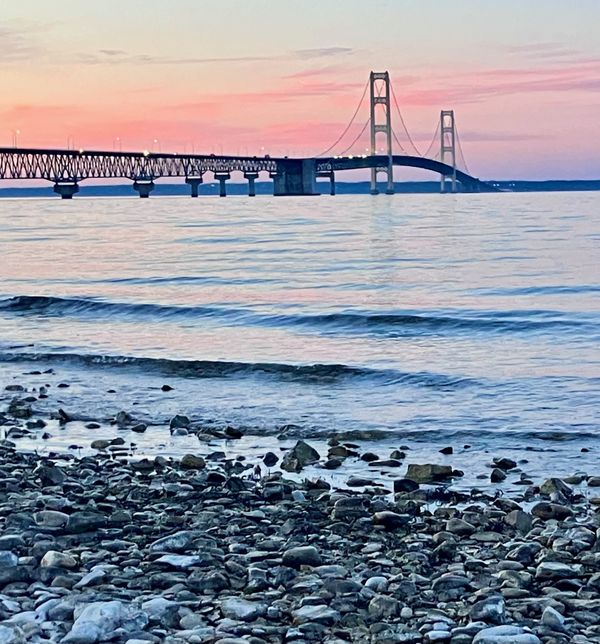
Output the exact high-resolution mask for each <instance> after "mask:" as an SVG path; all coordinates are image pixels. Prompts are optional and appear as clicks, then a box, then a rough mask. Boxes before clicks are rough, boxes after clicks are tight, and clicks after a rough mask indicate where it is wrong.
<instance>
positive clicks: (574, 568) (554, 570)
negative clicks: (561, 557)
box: [535, 561, 583, 580]
mask: <svg viewBox="0 0 600 644" xmlns="http://www.w3.org/2000/svg"><path fill="white" fill-rule="evenodd" d="M582 570H583V569H582V567H581V565H580V564H565V563H561V562H560V561H542V562H541V563H540V565H539V566H538V567H537V569H536V571H535V578H536V579H543V580H557V579H574V578H576V577H580V576H581V573H582Z"/></svg>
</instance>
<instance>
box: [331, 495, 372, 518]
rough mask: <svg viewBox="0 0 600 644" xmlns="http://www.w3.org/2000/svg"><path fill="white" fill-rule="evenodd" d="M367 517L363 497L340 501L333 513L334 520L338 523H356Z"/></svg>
mask: <svg viewBox="0 0 600 644" xmlns="http://www.w3.org/2000/svg"><path fill="white" fill-rule="evenodd" d="M366 515H367V511H366V509H365V504H364V501H363V499H362V498H361V497H357V496H351V497H346V498H342V499H338V500H337V501H336V502H335V504H334V506H333V512H332V518H333V519H336V520H337V521H348V522H350V521H355V520H356V519H359V518H360V517H364V516H366Z"/></svg>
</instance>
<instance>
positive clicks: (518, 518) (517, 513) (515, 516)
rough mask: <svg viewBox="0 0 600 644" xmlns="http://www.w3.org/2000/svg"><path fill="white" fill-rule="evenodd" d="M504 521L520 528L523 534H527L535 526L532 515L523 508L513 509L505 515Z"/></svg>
mask: <svg viewBox="0 0 600 644" xmlns="http://www.w3.org/2000/svg"><path fill="white" fill-rule="evenodd" d="M504 521H505V523H506V524H507V525H510V526H512V527H513V528H515V529H516V530H518V531H519V532H520V533H521V534H527V533H528V532H529V531H530V530H531V528H532V526H533V519H532V518H531V515H530V514H528V513H527V512H523V511H522V510H511V511H510V512H509V513H508V514H507V515H506V516H505V517H504Z"/></svg>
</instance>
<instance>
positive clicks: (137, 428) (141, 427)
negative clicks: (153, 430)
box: [131, 423, 148, 434]
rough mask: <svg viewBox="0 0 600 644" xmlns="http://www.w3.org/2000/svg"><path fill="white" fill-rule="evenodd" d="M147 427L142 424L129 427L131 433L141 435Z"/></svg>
mask: <svg viewBox="0 0 600 644" xmlns="http://www.w3.org/2000/svg"><path fill="white" fill-rule="evenodd" d="M146 429H148V427H147V426H146V425H145V424H144V423H137V425H133V427H131V431H132V432H136V433H137V434H143V433H144V432H145V431H146Z"/></svg>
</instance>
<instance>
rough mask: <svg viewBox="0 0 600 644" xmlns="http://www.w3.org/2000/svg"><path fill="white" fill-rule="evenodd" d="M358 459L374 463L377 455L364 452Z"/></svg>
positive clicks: (377, 458) (377, 457)
mask: <svg viewBox="0 0 600 644" xmlns="http://www.w3.org/2000/svg"><path fill="white" fill-rule="evenodd" d="M360 460H361V461H364V462H365V463H374V462H375V461H378V460H379V456H377V454H373V452H365V453H364V454H362V455H361V457H360Z"/></svg>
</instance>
